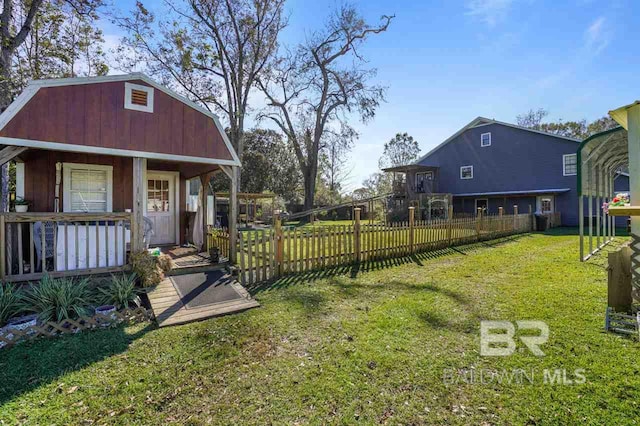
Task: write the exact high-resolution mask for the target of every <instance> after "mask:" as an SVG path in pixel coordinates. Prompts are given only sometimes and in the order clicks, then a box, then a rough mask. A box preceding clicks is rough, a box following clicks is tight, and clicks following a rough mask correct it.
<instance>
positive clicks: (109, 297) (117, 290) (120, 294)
mask: <svg viewBox="0 0 640 426" xmlns="http://www.w3.org/2000/svg"><path fill="white" fill-rule="evenodd" d="M136 279H137V275H136V274H135V273H133V274H120V275H111V281H110V282H109V285H107V286H106V287H98V292H99V293H100V296H99V298H98V300H99V302H100V303H101V304H102V305H113V306H115V307H116V309H123V308H128V307H132V306H136V307H139V306H140V296H139V295H138V294H139V292H140V290H139V289H137V288H136Z"/></svg>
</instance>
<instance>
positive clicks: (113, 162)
mask: <svg viewBox="0 0 640 426" xmlns="http://www.w3.org/2000/svg"><path fill="white" fill-rule="evenodd" d="M22 158H23V160H24V163H25V182H24V196H25V199H26V200H29V201H31V205H30V207H29V210H30V211H33V212H52V211H53V208H54V200H55V188H56V163H82V164H102V165H108V166H113V211H114V212H123V211H124V210H125V209H131V208H133V201H132V199H133V184H132V179H133V161H132V159H131V158H127V157H112V156H107V155H93V154H79V153H72V152H60V151H45V150H29V151H27V153H26V154H24V155H23V156H22ZM182 166H183V163H168V162H162V163H160V162H151V161H149V162H148V163H147V169H148V170H163V171H180V169H181V167H182ZM199 166H203V165H194V167H196V168H197V167H199ZM207 167H209V168H210V167H211V166H207ZM185 182H186V178H185V175H184V174H183V173H182V172H181V173H180V200H179V202H178V207H179V212H178V217H179V220H180V241H179V243H180V244H182V243H184V242H185V240H184V235H185V232H186V194H185ZM63 185H64V183H63V182H61V183H60V202H59V205H60V211H62V206H63V196H64V194H63ZM145 185H146V184H145Z"/></svg>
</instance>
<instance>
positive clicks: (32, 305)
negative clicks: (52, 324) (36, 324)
mask: <svg viewBox="0 0 640 426" xmlns="http://www.w3.org/2000/svg"><path fill="white" fill-rule="evenodd" d="M91 302H92V300H91V291H90V287H89V280H88V279H86V278H84V279H81V280H75V279H73V278H70V277H67V278H58V279H53V278H51V277H50V276H49V275H45V276H44V277H42V279H41V280H40V282H39V283H37V284H33V285H31V287H30V288H29V289H28V290H27V291H26V292H25V294H24V296H23V297H22V298H21V302H20V306H21V310H22V311H23V312H33V313H35V314H37V315H38V318H39V319H40V321H43V322H47V321H58V322H60V321H62V320H65V319H73V318H78V317H80V316H88V315H91V308H90V306H91Z"/></svg>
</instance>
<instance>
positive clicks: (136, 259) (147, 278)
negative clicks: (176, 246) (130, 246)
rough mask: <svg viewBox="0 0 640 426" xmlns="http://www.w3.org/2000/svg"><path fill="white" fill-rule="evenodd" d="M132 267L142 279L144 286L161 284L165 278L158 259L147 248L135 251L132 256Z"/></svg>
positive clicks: (141, 283)
mask: <svg viewBox="0 0 640 426" xmlns="http://www.w3.org/2000/svg"><path fill="white" fill-rule="evenodd" d="M130 262H131V269H132V270H133V273H134V274H136V275H137V276H138V278H139V279H140V285H142V287H152V286H154V285H158V284H160V282H161V281H162V279H163V278H164V274H163V273H162V269H160V267H159V266H158V261H157V259H156V258H155V257H154V256H152V255H151V254H149V252H147V251H146V250H144V251H139V252H137V253H133V254H132V255H131V257H130Z"/></svg>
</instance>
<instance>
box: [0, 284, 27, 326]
mask: <svg viewBox="0 0 640 426" xmlns="http://www.w3.org/2000/svg"><path fill="white" fill-rule="evenodd" d="M23 295H24V292H23V291H22V290H20V289H19V288H17V287H15V286H14V285H12V284H9V283H0V326H2V325H4V324H5V323H6V322H7V320H9V319H10V318H12V317H14V316H16V315H17V314H19V313H20V309H21V303H20V301H21V299H22V296H23Z"/></svg>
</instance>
